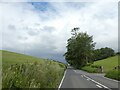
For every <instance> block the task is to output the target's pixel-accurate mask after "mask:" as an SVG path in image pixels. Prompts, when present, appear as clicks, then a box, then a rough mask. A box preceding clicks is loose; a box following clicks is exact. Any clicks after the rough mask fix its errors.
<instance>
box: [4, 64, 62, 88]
mask: <svg viewBox="0 0 120 90" xmlns="http://www.w3.org/2000/svg"><path fill="white" fill-rule="evenodd" d="M63 72H64V68H61V67H60V66H59V65H57V64H54V63H52V62H49V63H48V62H46V63H44V64H39V63H37V62H34V63H24V64H15V65H11V66H10V67H9V68H6V69H5V70H3V78H2V81H3V82H2V87H3V88H57V87H58V85H59V82H60V80H61V78H62V76H63Z"/></svg>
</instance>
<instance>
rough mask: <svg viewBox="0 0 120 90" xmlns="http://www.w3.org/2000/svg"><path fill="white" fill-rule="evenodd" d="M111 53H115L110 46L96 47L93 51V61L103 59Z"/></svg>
mask: <svg viewBox="0 0 120 90" xmlns="http://www.w3.org/2000/svg"><path fill="white" fill-rule="evenodd" d="M113 55H115V52H114V50H113V49H112V48H108V47H105V48H100V49H96V50H95V51H94V56H95V61H97V60H101V59H105V58H107V57H111V56H113Z"/></svg>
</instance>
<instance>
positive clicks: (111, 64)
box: [93, 56, 118, 72]
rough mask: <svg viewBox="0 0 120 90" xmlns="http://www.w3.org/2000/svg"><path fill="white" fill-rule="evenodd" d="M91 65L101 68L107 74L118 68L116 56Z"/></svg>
mask: <svg viewBox="0 0 120 90" xmlns="http://www.w3.org/2000/svg"><path fill="white" fill-rule="evenodd" d="M93 65H99V66H103V69H104V72H108V71H110V70H113V69H114V68H115V67H116V66H118V56H113V57H109V58H107V59H103V60H99V61H96V62H94V64H93Z"/></svg>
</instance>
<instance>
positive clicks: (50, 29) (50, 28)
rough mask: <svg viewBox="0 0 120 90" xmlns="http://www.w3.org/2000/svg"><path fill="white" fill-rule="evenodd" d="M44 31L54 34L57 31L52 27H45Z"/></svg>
mask: <svg viewBox="0 0 120 90" xmlns="http://www.w3.org/2000/svg"><path fill="white" fill-rule="evenodd" d="M42 30H44V31H46V32H53V31H55V28H54V27H51V26H44V27H43V28H42Z"/></svg>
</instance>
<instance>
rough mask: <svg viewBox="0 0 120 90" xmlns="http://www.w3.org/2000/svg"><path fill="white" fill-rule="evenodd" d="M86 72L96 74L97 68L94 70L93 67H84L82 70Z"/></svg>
mask: <svg viewBox="0 0 120 90" xmlns="http://www.w3.org/2000/svg"><path fill="white" fill-rule="evenodd" d="M81 69H82V70H84V71H87V72H90V73H96V72H97V68H92V67H91V66H84V67H82V68H81Z"/></svg>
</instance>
